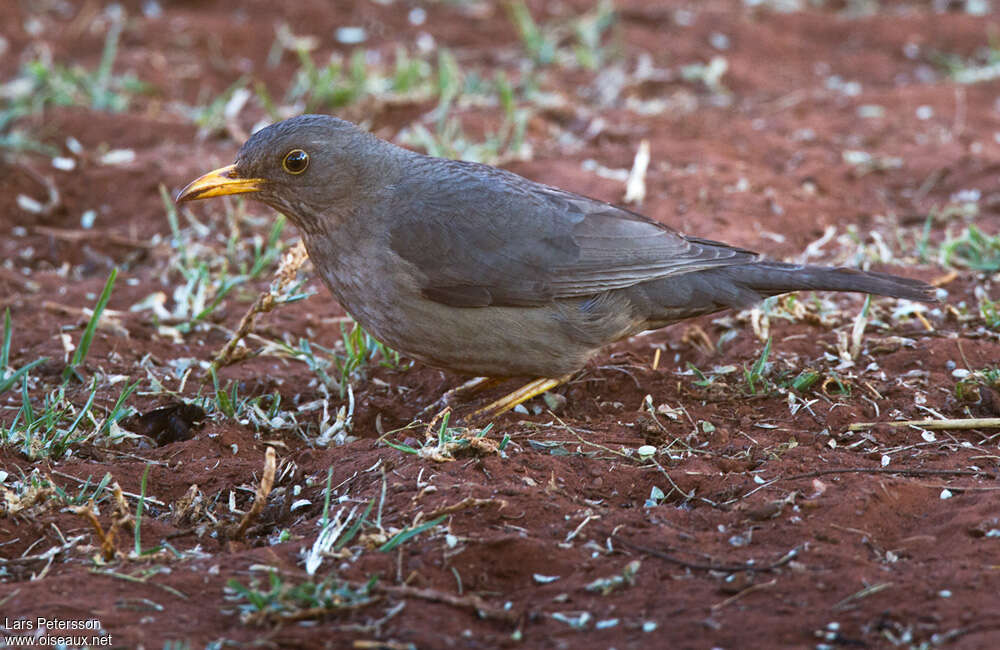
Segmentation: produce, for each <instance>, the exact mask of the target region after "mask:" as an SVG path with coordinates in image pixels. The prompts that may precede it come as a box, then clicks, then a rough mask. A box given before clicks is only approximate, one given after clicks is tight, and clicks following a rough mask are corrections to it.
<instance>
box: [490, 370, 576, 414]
mask: <svg viewBox="0 0 1000 650" xmlns="http://www.w3.org/2000/svg"><path fill="white" fill-rule="evenodd" d="M572 376H573V375H571V374H570V375H563V376H562V377H560V378H559V379H549V378H547V377H540V378H538V379H536V380H534V381H532V382H529V383H527V384H525V385H524V386H521V387H520V388H518V389H517V390H515V391H514V392H513V393H510V394H508V395H504V396H503V397H501V398H500V399H498V400H497V401H495V402H493V403H492V404H487V405H486V406H484V407H483V408H481V409H479V410H478V411H476V412H475V413H473V414H472V415H471V417H472V418H481V417H483V418H492V417H496V416H498V415H500V414H501V413H506V412H507V411H509V410H511V409H512V408H514V407H515V406H517V405H518V404H522V403H524V402H527V401H528V400H529V399H531V398H532V397H536V396H538V395H541V394H542V393H544V392H546V391H549V390H552V389H553V388H555V387H556V386H559V385H560V384H565V383H566V382H567V381H569V380H570V378H571V377H572Z"/></svg>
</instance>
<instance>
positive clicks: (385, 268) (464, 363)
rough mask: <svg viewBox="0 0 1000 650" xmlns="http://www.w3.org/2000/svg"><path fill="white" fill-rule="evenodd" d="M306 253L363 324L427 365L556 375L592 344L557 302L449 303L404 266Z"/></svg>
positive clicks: (572, 366) (580, 359)
mask: <svg viewBox="0 0 1000 650" xmlns="http://www.w3.org/2000/svg"><path fill="white" fill-rule="evenodd" d="M310 257H312V259H313V262H314V264H315V265H316V266H317V269H318V270H319V272H320V275H321V276H322V278H323V280H324V283H325V284H326V285H327V287H328V288H329V289H330V291H331V293H333V295H334V296H335V297H336V298H337V300H338V301H339V302H340V304H341V306H342V307H343V308H344V309H345V310H346V311H347V312H348V313H349V314H350V315H351V316H352V317H353V318H354V319H355V320H356V321H357V322H358V323H360V325H361V326H362V327H363V328H365V330H366V331H367V332H369V333H370V334H371V335H372V336H374V337H375V338H376V339H378V340H379V341H381V342H382V343H384V344H386V345H387V346H389V347H391V348H392V349H394V350H396V351H398V352H400V353H402V354H403V355H404V356H408V357H411V358H413V359H416V360H418V361H421V362H424V363H427V364H429V365H432V366H436V367H439V368H445V369H448V370H454V371H457V372H463V373H468V374H473V375H482V376H522V375H523V376H532V377H559V376H562V375H564V374H566V373H569V372H573V371H574V370H577V369H579V368H580V367H582V366H583V364H584V363H586V361H587V359H589V358H590V356H591V354H592V353H593V352H594V351H595V349H596V346H594V344H593V342H584V341H581V340H578V339H577V337H574V336H573V332H572V331H571V330H569V329H567V328H566V326H565V323H564V322H562V320H561V319H560V314H559V311H560V308H559V307H558V306H556V305H551V306H542V307H536V308H521V307H475V308H462V307H450V306H448V305H444V304H441V303H437V302H434V301H432V300H428V299H427V298H425V297H424V296H423V295H422V294H421V293H420V291H419V288H418V287H417V286H416V283H415V281H414V279H413V275H412V274H410V273H408V272H407V269H405V267H395V268H394V267H390V266H389V265H387V264H377V265H375V269H373V265H372V263H371V259H369V260H368V261H367V262H366V263H365V264H366V265H365V266H364V267H362V266H361V264H362V262H361V261H360V260H358V259H354V260H351V259H349V257H355V256H347V255H345V256H340V257H338V258H336V259H335V261H334V260H330V256H323V258H320V257H318V256H312V255H311V256H310ZM360 268H365V269H366V270H365V272H364V273H361V272H359V271H358V269H360ZM373 271H374V272H373Z"/></svg>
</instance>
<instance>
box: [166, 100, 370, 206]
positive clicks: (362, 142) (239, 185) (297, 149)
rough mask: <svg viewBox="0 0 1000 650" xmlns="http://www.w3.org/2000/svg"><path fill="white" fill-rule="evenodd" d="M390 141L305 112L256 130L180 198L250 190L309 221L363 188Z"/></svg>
mask: <svg viewBox="0 0 1000 650" xmlns="http://www.w3.org/2000/svg"><path fill="white" fill-rule="evenodd" d="M385 144H387V143H384V142H383V141H381V140H378V139H377V138H375V137H373V136H372V135H370V134H368V133H366V132H364V131H362V130H361V129H359V128H358V127H356V126H355V125H354V124H352V123H350V122H347V121H344V120H340V119H337V118H335V117H330V116H328V115H300V116H299V117H293V118H291V119H288V120H284V121H283V122H278V123H277V124H272V125H271V126H268V127H266V128H264V129H261V130H260V131H258V132H257V133H255V134H253V135H252V136H251V137H250V139H249V140H247V141H246V143H245V144H244V145H243V146H242V147H241V148H240V151H239V153H238V154H237V155H236V162H234V163H233V164H231V165H226V166H225V167H220V168H219V169H216V170H213V171H210V172H208V173H207V174H205V175H203V176H201V177H199V178H197V179H195V180H194V181H192V182H191V183H189V184H188V185H187V187H185V188H184V189H183V190H181V191H180V193H179V194H178V195H177V202H178V203H182V202H184V201H194V200H196V199H207V198H211V197H215V196H226V195H233V194H248V195H249V197H250V198H253V199H256V200H258V201H262V202H264V203H267V204H268V205H270V206H271V207H273V208H275V209H276V210H278V211H280V212H282V213H284V214H286V215H287V216H288V217H290V218H291V219H292V220H293V221H295V222H297V223H298V224H299V225H304V224H305V223H308V222H309V221H312V220H313V219H314V218H316V217H317V216H318V215H322V214H325V213H330V212H331V211H333V212H336V207H337V206H338V205H342V204H343V203H344V202H345V201H348V200H349V199H350V197H351V196H352V195H354V194H357V193H358V192H359V190H360V189H361V188H363V187H364V182H363V181H364V180H366V179H367V178H368V177H369V176H370V175H369V174H368V173H367V172H368V170H367V169H365V167H366V166H367V165H368V163H369V162H370V161H372V160H373V159H377V156H375V155H374V154H376V153H377V150H378V149H380V148H381V146H380V145H385Z"/></svg>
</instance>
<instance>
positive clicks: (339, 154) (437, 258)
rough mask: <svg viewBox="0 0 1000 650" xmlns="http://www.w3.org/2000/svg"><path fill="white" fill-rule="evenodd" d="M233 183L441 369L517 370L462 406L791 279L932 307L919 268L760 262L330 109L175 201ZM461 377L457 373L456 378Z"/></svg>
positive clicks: (512, 401)
mask: <svg viewBox="0 0 1000 650" xmlns="http://www.w3.org/2000/svg"><path fill="white" fill-rule="evenodd" d="M235 194H246V195H247V196H248V197H249V198H252V199H255V200H258V201H261V202H263V203H265V204H267V205H269V206H271V207H272V208H274V209H275V210H277V211H278V212H280V213H282V214H284V215H285V216H286V217H287V218H289V219H290V220H291V221H292V222H293V223H294V224H295V226H296V227H297V228H298V229H299V232H300V233H301V235H302V239H303V241H304V243H305V246H306V250H307V252H308V254H309V257H310V259H311V260H312V262H313V265H314V266H315V268H316V269H317V271H318V273H319V275H320V277H321V278H322V280H323V282H324V283H325V284H326V286H327V287H328V288H329V290H330V291H331V293H332V294H333V295H334V296H335V297H336V298H337V300H338V301H339V302H340V304H341V306H342V307H343V308H344V309H345V310H346V311H347V312H348V313H349V314H350V315H351V316H352V317H353V318H354V319H355V320H356V321H357V322H358V323H359V324H360V325H361V326H362V327H363V328H365V330H366V331H368V332H369V333H370V334H371V335H372V336H374V337H375V338H376V339H377V340H379V341H380V342H382V343H383V344H385V345H387V346H389V347H390V348H392V349H394V350H396V351H398V352H400V353H402V354H403V355H405V356H407V357H410V358H412V359H415V360H417V361H420V362H423V363H426V364H429V365H431V366H434V367H437V368H443V369H447V370H452V371H457V372H459V373H463V374H466V375H472V376H475V377H480V378H484V379H477V380H475V381H474V382H471V383H469V384H468V385H469V386H474V385H475V384H476V382H483V381H485V378H494V379H497V378H512V377H528V378H532V381H531V382H530V383H528V384H526V385H525V386H523V387H522V388H520V389H518V390H516V391H514V392H512V393H510V394H508V395H506V396H504V397H502V398H501V399H498V400H496V401H495V402H493V403H491V404H489V405H488V406H486V407H484V408H482V409H479V410H478V411H476V413H474V414H473V415H476V416H483V417H495V416H497V415H499V414H501V413H503V412H505V411H507V410H509V409H511V408H514V407H515V406H517V405H518V404H520V403H522V402H524V401H526V400H528V399H531V398H532V397H534V396H536V395H540V394H542V393H544V392H545V391H547V390H550V389H551V388H553V387H555V386H558V385H559V384H561V383H565V382H566V381H568V380H569V379H570V378H572V377H573V375H574V374H575V373H576V372H577V371H579V370H580V369H581V368H582V367H584V365H585V364H586V363H587V362H588V361H589V360H590V359H591V358H592V357H593V356H594V355H596V354H597V353H598V352H599V351H600V350H601V349H602V348H603V347H604V346H606V345H608V344H610V343H612V342H614V341H618V340H620V339H623V338H626V337H629V336H632V335H634V334H637V333H639V332H642V331H645V330H655V329H658V328H661V327H665V326H667V325H670V324H672V323H676V322H678V321H681V320H684V319H687V318H691V317H695V316H700V315H703V314H709V313H713V312H718V311H722V310H725V309H729V308H732V309H741V308H745V307H748V306H752V305H754V304H755V303H758V302H760V301H761V300H763V299H764V298H767V297H769V296H775V295H779V294H784V293H788V292H792V291H799V290H819V291H853V292H863V293H869V294H878V295H884V296H891V297H894V298H902V299H906V300H911V301H923V302H932V301H933V300H934V296H935V289H934V288H933V287H932V286H930V285H928V284H926V283H924V282H921V281H919V280H913V279H908V278H903V277H898V276H895V275H889V274H886V273H876V272H870V271H862V270H857V269H854V268H843V267H837V268H835V267H825V266H814V265H802V264H791V263H785V262H779V261H773V260H769V259H767V258H765V257H764V256H763V255H761V254H759V253H756V252H754V251H751V250H747V249H745V248H741V247H738V246H731V245H728V244H725V243H722V242H718V241H713V240H711V239H705V238H702V237H698V236H694V235H688V234H684V233H681V232H679V231H677V230H674V229H673V228H670V227H669V226H666V225H664V224H662V223H660V222H657V221H654V220H653V219H650V218H648V217H646V216H643V215H642V214H639V213H637V212H634V211H632V210H629V209H627V208H624V207H619V206H616V205H613V204H611V203H606V202H604V201H600V200H597V199H593V198H589V197H586V196H583V195H580V194H576V193H574V192H570V191H566V190H563V189H559V188H557V187H552V186H549V185H544V184H542V183H538V182H535V181H532V180H529V179H527V178H524V177H522V176H519V175H517V174H515V173H512V172H510V171H506V170H503V169H499V168H496V167H492V166H489V165H485V164H481V163H474V162H466V161H458V160H451V159H445V158H437V157H433V156H428V155H424V154H421V153H418V152H415V151H412V150H409V149H405V148H402V147H399V146H396V145H394V144H392V143H390V142H388V141H386V140H383V139H380V138H378V137H376V136H374V135H373V134H371V133H369V132H367V131H365V130H364V129H362V128H360V127H358V126H357V125H355V124H353V123H351V122H348V121H346V120H342V119H339V118H336V117H333V116H329V115H300V116H297V117H293V118H290V119H286V120H284V121H280V122H277V123H274V124H272V125H270V126H267V127H265V128H263V129H261V130H259V131H257V132H256V133H254V134H253V135H252V136H250V137H249V139H248V140H247V141H246V142H245V143H244V144H243V146H242V147H241V148H240V150H239V152H238V153H237V155H236V159H235V162H234V163H232V164H230V165H227V166H225V167H221V168H219V169H216V170H214V171H210V172H208V173H206V174H204V175H202V176H200V177H199V178H197V179H195V180H194V181H192V182H191V183H189V184H188V185H187V186H186V187H184V188H183V189H182V190H181V191H180V193H179V194H178V195H177V197H176V200H177V202H178V203H182V202H186V201H193V200H197V199H207V198H211V197H217V196H225V195H235ZM463 386H464V385H463Z"/></svg>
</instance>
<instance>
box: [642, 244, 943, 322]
mask: <svg viewBox="0 0 1000 650" xmlns="http://www.w3.org/2000/svg"><path fill="white" fill-rule="evenodd" d="M808 290H812V291H857V292H861V293H873V294H876V295H881V296H891V297H894V298H905V299H907V300H915V301H920V302H934V301H935V300H936V299H935V289H934V287H932V286H931V285H929V284H927V283H925V282H921V281H920V280H911V279H909V278H902V277H899V276H895V275H890V274H888V273H876V272H871V271H859V270H857V269H850V268H834V267H829V266H807V265H801V264H786V263H783V262H772V261H769V260H763V261H759V262H751V263H748V264H737V265H733V266H725V267H719V268H714V269H705V270H702V271H697V272H694V273H687V274H684V275H679V276H672V277H669V278H664V279H662V280H657V281H654V282H649V283H645V284H642V285H638V286H637V287H635V288H634V289H633V291H632V292H631V293H630V298H631V300H632V302H633V304H634V305H637V306H639V312H640V313H644V314H649V315H650V317H649V318H648V320H647V321H646V325H647V326H648V327H662V326H663V325H666V324H668V323H672V322H675V321H678V320H681V319H682V318H689V317H691V316H698V315H701V314H709V313H712V312H716V311H720V310H722V309H726V308H727V307H731V308H734V309H742V308H745V307H750V306H752V305H754V304H756V303H758V302H760V301H761V300H763V299H764V298H767V297H768V296H776V295H778V294H782V293H788V292H790V291H808Z"/></svg>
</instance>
